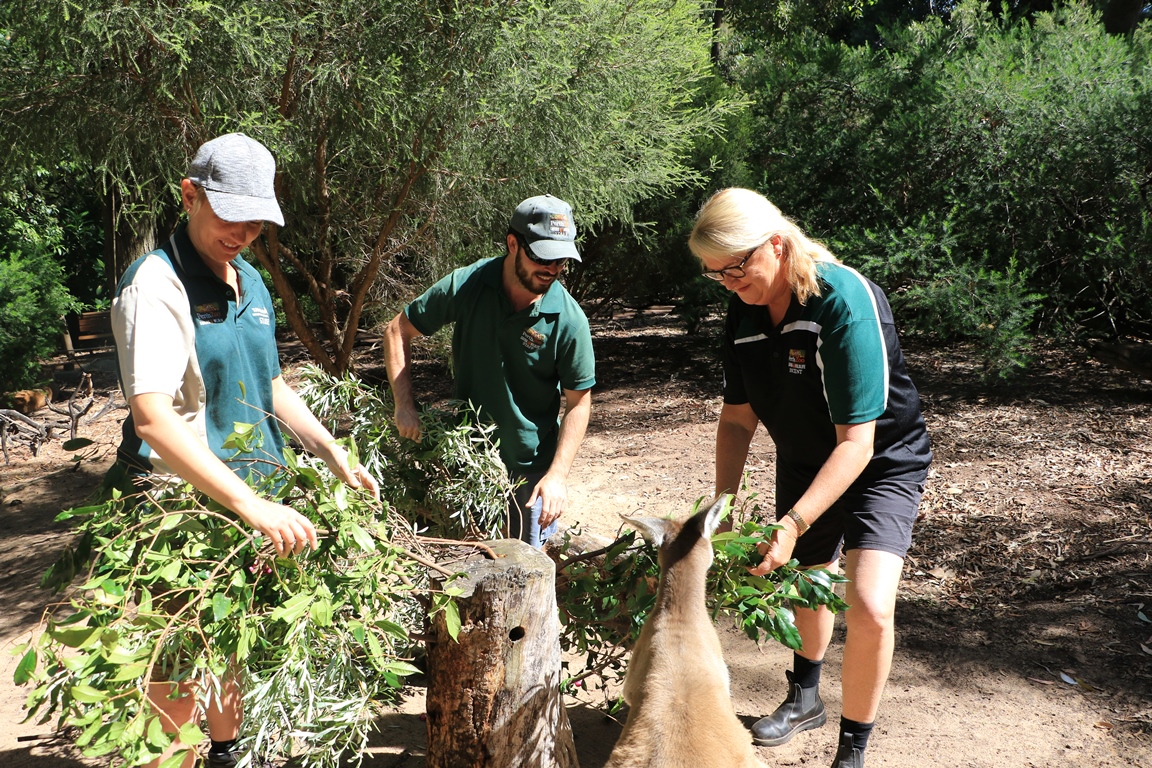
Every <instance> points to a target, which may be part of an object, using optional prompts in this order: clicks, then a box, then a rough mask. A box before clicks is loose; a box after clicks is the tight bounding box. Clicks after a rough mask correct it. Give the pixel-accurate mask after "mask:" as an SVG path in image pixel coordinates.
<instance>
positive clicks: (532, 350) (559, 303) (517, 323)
mask: <svg viewBox="0 0 1152 768" xmlns="http://www.w3.org/2000/svg"><path fill="white" fill-rule="evenodd" d="M503 268H504V257H499V256H498V257H495V258H491V259H483V260H481V261H478V262H476V263H475V264H471V265H469V266H467V267H462V268H460V269H457V270H456V271H454V272H452V273H451V274H449V275H447V276H445V277H444V278H442V279H441V280H440V281H439V282H437V283H436V284H435V285H433V286H432V287H431V288H429V289H428V290H427V291H425V292H424V294H423V295H421V296H420V297H419V298H417V299H416V300H415V301H413V302H412V303H411V304H409V305H408V306H407V308H406V309H405V310H404V311H405V313H406V314H407V316H408V319H409V320H411V321H412V325H414V326H415V327H416V330H418V331H420V333H422V334H424V335H426V336H427V335H429V334H433V333H435V332H436V331H438V330H439V329H440V328H442V327H444V326H445V325H448V324H450V323H455V326H454V327H453V330H452V364H453V373H454V375H455V378H456V398H457V399H459V400H463V401H468V402H471V403H472V404H473V405H474V406H476V407H477V408H478V410H479V412H480V416H481V418H484V419H487V420H489V421H491V422H493V423H495V424H496V436H497V438H498V439H499V440H500V456H501V458H502V459H503V461H504V465H505V466H506V467H507V468H508V469H509V471H511V472H515V473H518V474H526V473H528V472H537V471H541V470H546V469H547V468H548V466H549V465H550V464H551V463H552V458H553V456H555V454H556V443H557V438H558V437H559V431H560V397H561V388H563V389H570V390H584V389H590V388H591V387H593V386H595V384H596V362H595V356H594V355H593V352H592V333H591V331H590V330H589V328H588V318H587V317H586V316H585V315H584V310H582V309H581V308H580V305H579V304H577V303H576V300H575V299H573V298H572V296H571V295H569V293H568V291H567V290H565V288H564V286H563V285H561V284H560V283H559V282H554V283H552V285H551V286H550V287H549V288H548V291H547V292H546V293H545V294H544V295H543V296H541V297H540V299H539V300H537V301H535V302H533V303H532V304H531V305H529V306H528V307H527V308H525V309H522V310H520V311H519V312H516V311H513V309H512V303H511V302H510V301H509V300H508V297H507V295H505V293H504V285H503V282H502V276H503Z"/></svg>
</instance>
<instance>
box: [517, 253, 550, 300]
mask: <svg viewBox="0 0 1152 768" xmlns="http://www.w3.org/2000/svg"><path fill="white" fill-rule="evenodd" d="M515 268H516V279H517V280H518V281H519V283H520V287H521V288H523V289H524V290H526V291H528V292H529V293H531V294H534V295H536V296H543V295H544V294H545V293H546V292H547V291H548V289H549V288H550V287H551V286H552V283H548V284H547V285H541V284H540V283H539V282H536V281H535V280H534V278H533V277H532V273H531V272H529V271H528V268H527V267H525V266H524V262H522V261H520V259H519V257H517V259H516V263H515Z"/></svg>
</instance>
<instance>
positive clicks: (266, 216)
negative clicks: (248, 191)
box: [204, 189, 284, 227]
mask: <svg viewBox="0 0 1152 768" xmlns="http://www.w3.org/2000/svg"><path fill="white" fill-rule="evenodd" d="M204 192H205V193H206V194H207V195H208V203H209V204H210V205H211V206H212V212H213V213H215V214H216V215H217V216H219V217H220V218H221V219H223V220H224V221H270V222H272V223H273V224H275V225H277V226H280V227H282V226H284V214H282V213H281V212H280V205H279V204H278V203H277V202H276V200H275V198H270V197H251V196H249V195H230V194H228V193H227V192H215V191H213V190H211V189H205V190H204Z"/></svg>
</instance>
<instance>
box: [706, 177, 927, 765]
mask: <svg viewBox="0 0 1152 768" xmlns="http://www.w3.org/2000/svg"><path fill="white" fill-rule="evenodd" d="M688 245H689V247H690V248H691V250H692V252H693V253H694V254H695V255H696V257H697V258H698V259H700V262H701V264H702V265H703V268H704V274H705V275H706V276H707V277H710V278H712V279H713V280H717V281H719V282H721V283H723V284H724V287H725V288H727V289H728V290H729V291H731V292H732V294H733V295H732V297H731V299H730V301H729V304H728V316H727V321H726V324H725V335H724V349H723V366H724V392H723V395H724V404H723V408H722V410H721V413H720V421H719V424H718V426H717V430H716V493H717V494H720V493H735V492H737V491H738V490H739V488H740V477H741V474H742V473H743V471H744V464H745V461H746V460H747V457H748V450H749V445H750V444H751V441H752V436H753V433H754V432H755V431H756V426H757V424H758V423H762V424H764V426H765V427H766V428H767V430H768V433H769V435H770V436H771V437H772V441H773V442H774V443H775V445H776V517H777V521H778V523H779V525H780V526H781V528H780V529H779V530H777V531H775V532H774V533H773V534H772V536H771V538H770V539H768V540H766V541H764V542H763V543H761V544H760V546H759V550H760V552H761V553H762V554H763V555H764V560H763V562H762V563H761V564H760V565H759V566H757V567H756V568H755V569H753V570H752V573H753V574H756V575H765V574H767V573H769V572H770V571H772V570H773V569H775V568H777V567H779V566H780V565H783V564H784V563H787V562H789V561H790V560H792V559H793V558H795V559H797V560H798V561H799V563H800V565H801V566H802V567H821V566H823V567H828V568H836V567H838V563H839V561H840V557H841V554H843V555H844V559H845V572H846V576H847V577H848V579H849V580H850V581H849V582H848V586H847V602H848V604H849V606H850V607H849V609H848V611H847V612H846V613H845V621H846V624H847V629H848V633H847V639H846V641H845V644H844V662H843V669H842V673H841V678H842V688H843V710H842V713H841V719H840V732H839V737H838V742H837V752H836V757H835V759H834V762H833V763H832V766H833V768H862V766H863V765H864V750H865V748H866V746H867V743H868V737H869V735H870V734H871V731H872V726H873V723H874V722H875V719H876V713H877V710H878V709H879V705H880V696H881V693H882V691H883V689H884V684H885V681H886V680H887V678H888V672H889V669H890V668H891V664H892V650H893V644H894V621H893V615H894V612H895V607H896V588H897V585H898V584H899V583H900V572H901V569H902V568H903V564H904V556H905V555H906V554H907V552H908V549H909V547H910V546H911V543H912V524H913V522H914V521H915V519H916V514H917V507H918V505H919V503H920V496H921V493H922V492H923V485H924V481H925V479H926V478H927V475H928V467H929V464H930V463H931V461H932V451H931V448H930V446H929V441H928V433H927V431H926V429H925V427H924V419H923V417H922V416H921V414H920V398H919V395H918V394H917V392H916V388H915V386H914V385H913V384H912V380H911V379H910V378H909V376H908V371H907V370H906V368H905V365H904V356H903V353H902V352H901V351H900V343H899V341H898V339H897V337H896V329H895V326H894V324H893V319H892V311H891V309H890V307H889V306H888V301H887V299H886V297H885V296H884V292H883V291H881V290H880V288H879V287H877V286H876V284H875V283H873V282H871V281H870V280H868V279H867V278H866V277H864V276H863V275H861V274H860V273H859V272H857V271H856V270H854V269H852V268H850V267H847V266H845V265H843V264H841V263H840V262H839V261H838V260H837V259H836V258H835V257H834V256H833V255H832V254H831V253H829V251H828V249H827V248H825V247H824V246H823V245H821V244H820V243H818V242H815V241H814V240H812V239H810V238H809V237H808V236H806V235H805V234H804V233H803V232H802V231H801V230H800V229H799V227H797V226H796V225H795V224H794V223H793V222H792V221H790V220H789V219H787V218H786V217H785V216H784V215H783V214H781V212H780V210H779V209H778V208H777V207H776V206H775V205H773V204H772V203H771V202H769V201H768V200H767V199H766V198H765V197H764V196H763V195H761V194H759V193H757V192H754V191H752V190H748V189H736V188H733V189H725V190H722V191H720V192H718V193H717V194H716V195H714V196H713V197H712V198H711V199H710V200H708V202H706V203H705V204H704V206H703V207H702V208H701V210H700V213H699V214H698V216H697V218H696V223H695V226H694V227H693V230H692V234H691V236H690V238H689V241H688ZM796 627H797V629H798V630H799V631H800V636H801V638H802V640H803V646H802V648H801V649H800V651H798V652H797V653H796V654H795V655H794V657H793V668H792V670H790V671H787V672H786V676H787V679H788V691H787V696H786V698H785V701H784V702H783V703H782V704H780V706H779V707H778V708H777V709H776V710H775V711H774V712H772V713H771V714H769V715H768V716H767V717H764V718H762V719H761V720H759V721H758V722H757V723H756V724H755V725H753V727H752V734H753V740H754V741H755V742H756V743H757V744H759V745H761V746H776V745H779V744H783V743H784V742H786V741H788V740H789V739H791V738H792V737H793V736H795V735H796V734H797V733H799V732H801V731H805V730H809V729H813V728H819V727H820V726H822V725H824V723H825V722H826V721H827V714H826V713H825V710H824V703H823V701H822V700H821V698H820V693H819V683H820V670H821V666H822V664H823V659H824V653H825V651H826V650H827V648H828V645H829V642H830V641H831V638H832V627H833V615H832V614H831V612H829V611H828V610H827V609H821V610H819V611H811V610H807V609H798V610H797V611H796Z"/></svg>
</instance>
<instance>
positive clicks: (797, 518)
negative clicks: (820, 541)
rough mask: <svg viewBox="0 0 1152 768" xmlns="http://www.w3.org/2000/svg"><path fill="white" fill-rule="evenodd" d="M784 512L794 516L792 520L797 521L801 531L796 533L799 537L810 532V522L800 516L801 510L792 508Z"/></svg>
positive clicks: (797, 527)
mask: <svg viewBox="0 0 1152 768" xmlns="http://www.w3.org/2000/svg"><path fill="white" fill-rule="evenodd" d="M784 514H786V515H788V517H790V518H792V521H793V522H794V523H796V529H797V530H798V531H799V533H797V534H796V537H797V538H799V537H801V536H803V535H804V534H805V533H807V532H808V527H809V526H808V523H807V522H805V521H804V518H803V517H801V516H800V513H799V512H797V511H796V510H794V509H790V510H788V511H787V512H785V513H784Z"/></svg>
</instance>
